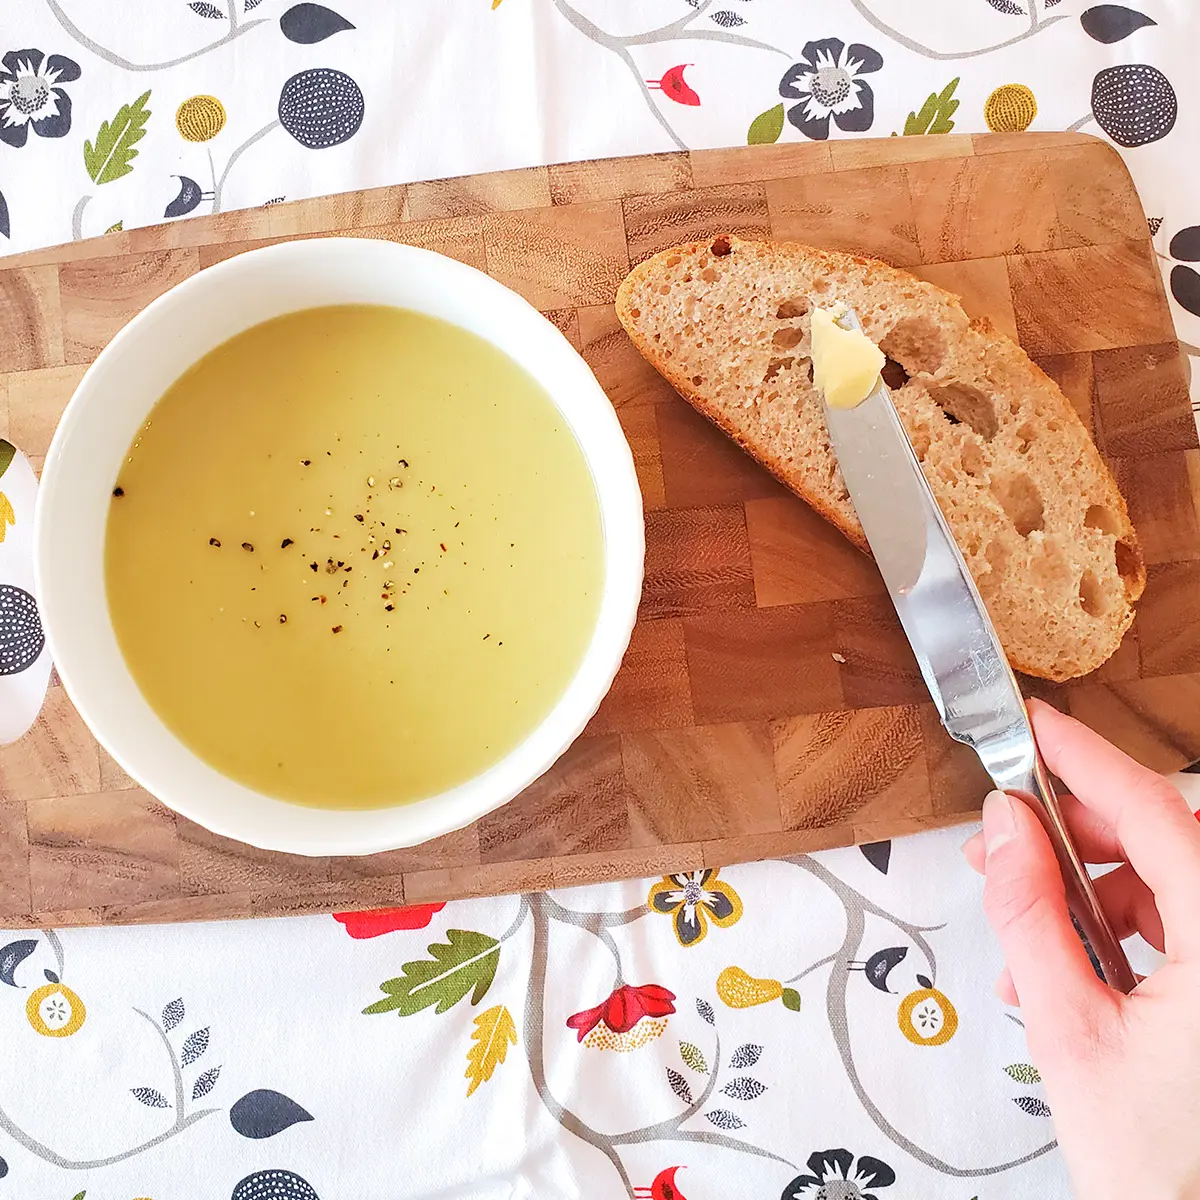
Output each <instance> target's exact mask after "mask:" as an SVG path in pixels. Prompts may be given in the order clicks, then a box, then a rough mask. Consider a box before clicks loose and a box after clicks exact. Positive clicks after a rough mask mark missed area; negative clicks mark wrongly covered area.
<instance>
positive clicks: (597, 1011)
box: [567, 983, 675, 1042]
mask: <svg viewBox="0 0 1200 1200" xmlns="http://www.w3.org/2000/svg"><path fill="white" fill-rule="evenodd" d="M674 999H675V993H674V992H668V991H667V989H666V988H665V987H660V986H659V985H658V984H657V983H644V984H642V986H641V987H631V986H630V985H629V984H625V985H624V986H623V987H619V988H617V990H616V991H615V992H613V994H612V995H611V996H609V998H608V999H607V1000H605V1001H604V1003H603V1004H597V1005H596V1007H595V1008H585V1009H584V1010H583V1012H577V1013H575V1015H574V1016H571V1017H568V1018H567V1026H568V1028H570V1029H574V1030H575V1031H576V1034H577V1036H578V1038H579V1040H580V1041H581V1042H582V1041H583V1039H584V1038H585V1037H587V1035H588V1034H589V1033H591V1032H592V1030H593V1029H595V1028H596V1026H597V1025H599V1024H600V1023H601V1022H603V1023H604V1024H605V1025H607V1026H608V1028H609V1029H610V1030H612V1032H613V1033H618V1034H619V1033H628V1032H629V1031H630V1030H631V1029H632V1028H633V1027H634V1026H635V1025H636V1024H637V1023H638V1022H639V1021H640V1020H641V1019H642V1018H643V1017H665V1016H667V1015H668V1014H669V1013H673V1012H674V1011H675V1005H674V1004H673V1003H672V1001H673V1000H674Z"/></svg>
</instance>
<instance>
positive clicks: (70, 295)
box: [59, 249, 200, 363]
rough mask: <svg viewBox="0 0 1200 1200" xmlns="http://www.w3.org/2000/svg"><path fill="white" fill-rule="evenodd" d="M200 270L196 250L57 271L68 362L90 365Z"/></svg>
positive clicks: (86, 262)
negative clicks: (144, 312) (131, 322)
mask: <svg viewBox="0 0 1200 1200" xmlns="http://www.w3.org/2000/svg"><path fill="white" fill-rule="evenodd" d="M199 269H200V257H199V255H198V253H197V252H196V250H195V249H187V250H160V251H154V252H151V253H148V254H129V255H124V256H122V257H120V258H99V259H81V260H78V261H76V262H72V263H67V264H65V265H64V266H63V267H62V269H61V270H60V272H59V289H60V291H61V294H62V320H63V350H64V353H65V355H66V361H67V362H69V363H89V362H91V361H92V359H93V358H95V357H96V355H97V354H99V353H100V351H101V350H103V349H104V347H105V346H107V345H108V343H109V342H110V341H112V339H113V335H114V334H116V333H117V331H118V330H119V329H121V327H122V326H124V325H127V324H128V323H129V320H130V318H131V317H136V316H137V314H138V313H140V312H141V311H142V309H143V308H145V307H146V305H147V304H149V303H150V301H151V300H155V299H157V298H158V297H159V296H161V295H162V294H163V292H165V291H167V290H169V289H170V288H173V287H174V286H175V285H176V284H177V283H182V282H183V280H185V279H186V278H187V277H188V276H189V275H194V274H195V273H196V272H197V271H198V270H199Z"/></svg>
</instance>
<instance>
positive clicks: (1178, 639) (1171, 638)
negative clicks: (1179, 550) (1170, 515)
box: [1137, 561, 1200, 676]
mask: <svg viewBox="0 0 1200 1200" xmlns="http://www.w3.org/2000/svg"><path fill="white" fill-rule="evenodd" d="M1146 576H1147V578H1146V591H1145V594H1144V595H1143V596H1142V599H1141V601H1140V603H1139V604H1138V617H1137V621H1138V636H1139V638H1140V640H1141V646H1142V674H1143V675H1145V676H1155V675H1177V674H1180V673H1185V672H1190V671H1200V562H1195V561H1191V562H1174V563H1159V564H1158V565H1157V566H1152V567H1151V568H1150V569H1149V571H1147V573H1146Z"/></svg>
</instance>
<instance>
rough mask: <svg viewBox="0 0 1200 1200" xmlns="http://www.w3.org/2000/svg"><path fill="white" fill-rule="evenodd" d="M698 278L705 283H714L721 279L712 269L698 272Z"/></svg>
mask: <svg viewBox="0 0 1200 1200" xmlns="http://www.w3.org/2000/svg"><path fill="white" fill-rule="evenodd" d="M700 278H701V279H703V280H704V282H705V283H716V282H717V280H718V279H720V278H721V277H720V275H718V274H717V272H716V270H715V269H714V268H713V267H705V268H704V270H703V271H701V272H700Z"/></svg>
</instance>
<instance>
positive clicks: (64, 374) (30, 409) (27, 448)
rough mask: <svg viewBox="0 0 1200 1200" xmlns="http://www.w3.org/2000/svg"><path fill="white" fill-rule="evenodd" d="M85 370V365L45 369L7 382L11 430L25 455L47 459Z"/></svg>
mask: <svg viewBox="0 0 1200 1200" xmlns="http://www.w3.org/2000/svg"><path fill="white" fill-rule="evenodd" d="M86 370H87V367H85V366H71V367H43V368H42V369H41V370H40V371H22V372H21V373H19V374H16V375H12V376H10V377H9V378H8V379H7V380H6V383H7V390H8V431H9V434H10V435H11V438H12V441H13V443H14V444H15V445H17V446H20V448H21V450H22V451H23V452H24V453H25V454H38V455H43V456H44V455H45V453H46V451H47V450H49V449H50V439H51V438H52V437H53V436H54V431H55V429H57V428H58V420H59V418H60V417H61V416H62V412H63V409H64V408H66V407H67V401H68V400H70V399H71V396H72V394H73V393H74V391H75V389H76V388H77V387H78V386H79V381H80V380H81V379H82V378H83V373H84V371H86Z"/></svg>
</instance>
